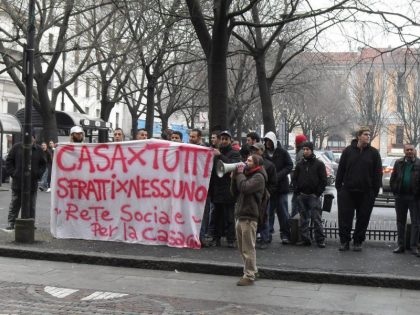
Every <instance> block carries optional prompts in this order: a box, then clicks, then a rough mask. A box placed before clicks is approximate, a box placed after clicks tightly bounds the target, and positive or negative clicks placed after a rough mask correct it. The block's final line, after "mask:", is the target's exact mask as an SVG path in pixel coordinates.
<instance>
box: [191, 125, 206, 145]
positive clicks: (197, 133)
mask: <svg viewBox="0 0 420 315" xmlns="http://www.w3.org/2000/svg"><path fill="white" fill-rule="evenodd" d="M189 141H190V143H191V144H196V145H201V146H203V147H208V144H207V143H205V142H204V141H203V134H202V133H201V130H200V129H193V130H191V132H190V139H189Z"/></svg>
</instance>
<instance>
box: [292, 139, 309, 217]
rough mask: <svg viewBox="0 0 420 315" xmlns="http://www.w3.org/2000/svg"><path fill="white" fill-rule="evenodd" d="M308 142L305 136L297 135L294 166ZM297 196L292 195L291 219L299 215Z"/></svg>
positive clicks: (301, 158)
mask: <svg viewBox="0 0 420 315" xmlns="http://www.w3.org/2000/svg"><path fill="white" fill-rule="evenodd" d="M306 141H308V140H307V139H306V136H305V135H303V134H302V135H297V136H296V137H295V148H296V156H295V166H296V165H297V164H298V163H299V162H300V161H302V160H303V150H302V148H303V146H302V145H303V144H304V143H305V142H306ZM296 198H297V195H296V194H295V193H293V196H292V213H291V217H292V218H293V217H294V216H295V215H296V214H298V213H299V207H298V202H297V199H296Z"/></svg>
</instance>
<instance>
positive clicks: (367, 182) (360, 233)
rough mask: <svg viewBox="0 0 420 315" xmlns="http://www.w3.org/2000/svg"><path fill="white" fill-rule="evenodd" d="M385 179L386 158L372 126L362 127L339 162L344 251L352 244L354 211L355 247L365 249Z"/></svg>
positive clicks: (338, 191)
mask: <svg viewBox="0 0 420 315" xmlns="http://www.w3.org/2000/svg"><path fill="white" fill-rule="evenodd" d="M381 182H382V160H381V156H380V154H379V152H378V150H376V149H375V148H373V147H372V146H371V145H370V129H369V128H366V127H364V128H361V129H360V130H359V131H358V132H357V139H354V140H353V141H352V142H351V145H349V146H348V147H347V148H345V149H344V151H343V153H342V155H341V158H340V163H339V165H338V171H337V177H336V182H335V187H336V189H337V201H338V224H339V235H340V242H341V244H340V248H339V250H340V251H346V250H349V248H350V245H349V244H350V240H351V229H352V224H353V218H354V212H355V211H356V226H355V229H354V233H353V250H354V251H361V250H362V243H363V242H364V240H365V237H366V230H367V227H368V224H369V220H370V215H371V213H372V208H373V205H374V203H375V199H376V196H377V195H378V193H379V188H380V186H381Z"/></svg>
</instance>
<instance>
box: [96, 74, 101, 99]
mask: <svg viewBox="0 0 420 315" xmlns="http://www.w3.org/2000/svg"><path fill="white" fill-rule="evenodd" d="M96 99H97V100H98V101H99V100H100V99H101V81H99V79H96Z"/></svg>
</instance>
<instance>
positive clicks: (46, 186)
mask: <svg viewBox="0 0 420 315" xmlns="http://www.w3.org/2000/svg"><path fill="white" fill-rule="evenodd" d="M41 148H42V152H43V154H44V158H45V161H46V162H47V167H46V169H45V172H44V174H43V175H42V178H41V185H40V186H39V189H40V190H41V191H46V192H50V191H51V188H50V183H51V169H52V154H51V151H50V150H49V148H48V146H47V144H46V143H45V142H42V144H41Z"/></svg>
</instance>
